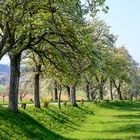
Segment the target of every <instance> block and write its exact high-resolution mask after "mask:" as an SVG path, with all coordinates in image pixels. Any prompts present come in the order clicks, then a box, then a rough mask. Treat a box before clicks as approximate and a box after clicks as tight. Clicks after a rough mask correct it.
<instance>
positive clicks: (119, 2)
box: [0, 0, 140, 64]
mask: <svg viewBox="0 0 140 140" xmlns="http://www.w3.org/2000/svg"><path fill="white" fill-rule="evenodd" d="M106 5H108V6H109V8H110V9H109V12H108V14H103V13H101V14H99V15H98V16H99V17H100V18H101V19H103V20H104V21H105V22H106V23H107V25H109V26H111V32H112V33H113V34H114V35H118V40H117V42H116V45H117V46H122V45H125V46H126V47H127V49H128V51H129V53H130V54H131V56H132V57H133V58H134V59H135V60H136V61H137V62H139V63H140V42H139V41H140V0H106ZM0 63H1V64H3V63H4V64H9V60H8V58H7V57H6V58H5V57H4V58H3V59H2V60H1V61H0Z"/></svg>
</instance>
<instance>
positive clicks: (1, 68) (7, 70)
mask: <svg viewBox="0 0 140 140" xmlns="http://www.w3.org/2000/svg"><path fill="white" fill-rule="evenodd" d="M0 73H6V74H9V73H10V67H9V65H5V64H0Z"/></svg>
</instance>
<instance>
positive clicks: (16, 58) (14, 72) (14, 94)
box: [9, 53, 21, 112]
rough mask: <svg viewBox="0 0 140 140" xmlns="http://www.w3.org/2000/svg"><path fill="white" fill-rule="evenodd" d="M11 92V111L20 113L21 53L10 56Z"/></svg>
mask: <svg viewBox="0 0 140 140" xmlns="http://www.w3.org/2000/svg"><path fill="white" fill-rule="evenodd" d="M9 56H10V69H11V74H10V91H9V110H11V111H13V112H17V111H18V91H19V78H20V60H21V53H18V54H10V55H9Z"/></svg>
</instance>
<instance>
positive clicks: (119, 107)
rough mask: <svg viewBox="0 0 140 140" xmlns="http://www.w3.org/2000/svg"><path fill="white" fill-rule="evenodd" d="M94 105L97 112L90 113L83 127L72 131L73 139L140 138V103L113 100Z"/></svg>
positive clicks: (127, 139) (120, 139)
mask: <svg viewBox="0 0 140 140" xmlns="http://www.w3.org/2000/svg"><path fill="white" fill-rule="evenodd" d="M93 106H94V107H93ZM93 106H92V109H93V108H94V113H95V114H94V115H93V114H88V116H87V119H86V120H85V122H83V124H82V125H81V127H80V128H79V129H77V130H76V131H74V132H73V133H72V135H71V136H70V138H71V139H77V140H94V139H95V140H109V139H112V140H122V139H125V140H129V139H130V140H139V139H140V103H136V102H135V103H130V102H125V103H123V102H113V103H109V104H106V103H103V104H101V105H100V106H96V105H93Z"/></svg>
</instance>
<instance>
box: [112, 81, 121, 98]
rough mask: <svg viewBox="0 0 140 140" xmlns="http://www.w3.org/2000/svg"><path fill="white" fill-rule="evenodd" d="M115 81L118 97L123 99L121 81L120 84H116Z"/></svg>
mask: <svg viewBox="0 0 140 140" xmlns="http://www.w3.org/2000/svg"><path fill="white" fill-rule="evenodd" d="M113 83H114V86H115V88H116V90H117V94H118V99H119V100H123V97H122V93H121V82H119V85H118V86H117V84H116V82H115V81H113Z"/></svg>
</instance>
